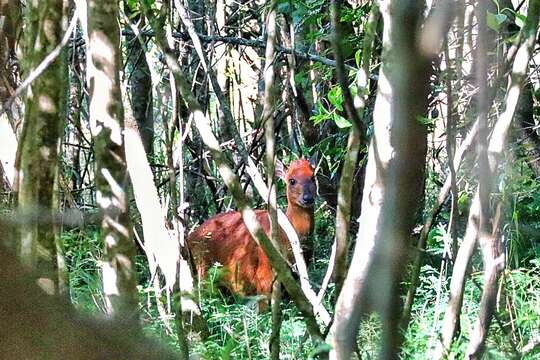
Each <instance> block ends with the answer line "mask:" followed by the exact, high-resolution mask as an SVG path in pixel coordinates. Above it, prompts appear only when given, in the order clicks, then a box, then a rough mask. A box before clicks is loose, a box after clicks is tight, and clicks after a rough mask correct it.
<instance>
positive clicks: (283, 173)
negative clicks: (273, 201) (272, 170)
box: [276, 160, 287, 180]
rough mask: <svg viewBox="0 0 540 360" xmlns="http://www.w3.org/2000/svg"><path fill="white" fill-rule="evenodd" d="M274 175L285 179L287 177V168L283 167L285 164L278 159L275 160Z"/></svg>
mask: <svg viewBox="0 0 540 360" xmlns="http://www.w3.org/2000/svg"><path fill="white" fill-rule="evenodd" d="M276 176H277V177H278V178H282V179H283V180H285V178H286V177H287V169H286V168H285V165H283V163H282V162H281V161H279V160H276Z"/></svg>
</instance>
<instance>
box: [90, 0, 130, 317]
mask: <svg viewBox="0 0 540 360" xmlns="http://www.w3.org/2000/svg"><path fill="white" fill-rule="evenodd" d="M117 15H118V3H117V2H115V1H111V2H109V1H101V0H90V1H89V2H88V37H89V43H88V71H87V73H88V79H89V93H90V125H91V130H92V136H93V138H94V153H95V158H96V175H95V176H96V190H97V193H96V200H97V203H98V206H99V209H100V211H101V213H102V216H103V219H102V223H101V237H102V239H103V242H104V244H105V252H104V259H103V268H102V271H103V291H104V293H105V302H106V306H107V311H108V312H109V314H111V315H113V316H114V317H118V318H122V319H124V320H125V321H127V322H128V323H132V324H137V320H138V306H137V305H138V299H137V291H136V288H135V285H136V278H135V275H136V274H135V264H134V262H133V255H134V253H135V247H134V243H133V239H132V229H131V224H130V219H129V211H128V210H129V209H128V201H127V196H126V188H127V179H128V177H127V170H126V160H125V152H124V134H123V131H124V114H123V107H122V99H121V91H120V79H119V70H120V49H121V48H120V29H119V27H118V22H117V20H116V18H117Z"/></svg>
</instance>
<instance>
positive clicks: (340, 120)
mask: <svg viewBox="0 0 540 360" xmlns="http://www.w3.org/2000/svg"><path fill="white" fill-rule="evenodd" d="M333 117H334V121H335V122H336V125H337V127H338V128H340V129H345V128H348V127H351V126H352V124H351V122H350V121H349V120H347V119H345V118H344V117H343V116H341V115H338V114H336V113H334V116H333Z"/></svg>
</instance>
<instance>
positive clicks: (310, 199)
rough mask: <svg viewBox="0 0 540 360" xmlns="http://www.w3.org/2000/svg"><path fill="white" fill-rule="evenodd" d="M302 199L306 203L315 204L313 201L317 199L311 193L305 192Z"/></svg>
mask: <svg viewBox="0 0 540 360" xmlns="http://www.w3.org/2000/svg"><path fill="white" fill-rule="evenodd" d="M302 200H304V203H306V204H313V202H314V201H315V199H314V198H313V195H311V194H304V195H303V196H302Z"/></svg>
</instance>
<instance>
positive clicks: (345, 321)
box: [329, 1, 429, 359]
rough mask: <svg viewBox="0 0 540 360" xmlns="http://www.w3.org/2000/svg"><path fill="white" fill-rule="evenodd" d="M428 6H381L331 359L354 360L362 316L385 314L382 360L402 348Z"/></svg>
mask: <svg viewBox="0 0 540 360" xmlns="http://www.w3.org/2000/svg"><path fill="white" fill-rule="evenodd" d="M422 10H423V2H422V1H388V2H384V3H382V4H381V14H382V16H383V20H384V32H383V54H382V57H383V63H382V69H381V73H380V77H379V87H378V90H377V100H376V103H375V110H374V116H373V117H374V136H373V140H372V143H371V146H370V149H369V155H368V165H367V170H366V182H365V186H364V195H363V203H362V214H361V215H360V219H359V223H360V228H359V230H358V239H357V243H356V244H357V245H356V248H355V251H354V255H353V258H352V262H351V266H350V268H349V272H348V274H347V277H346V279H345V283H344V285H343V290H342V292H341V294H340V296H339V298H338V302H337V304H336V312H335V314H336V315H335V322H334V326H333V328H332V330H331V335H330V339H329V340H330V342H331V345H333V347H334V348H333V350H332V352H331V353H330V355H331V358H335V359H348V358H349V357H350V355H351V352H352V350H353V349H354V347H355V340H356V335H357V331H358V326H359V322H360V319H361V316H362V314H365V313H366V312H367V311H368V309H370V308H373V307H375V308H376V310H377V311H378V312H379V313H380V314H381V318H382V323H383V334H382V344H381V353H380V358H381V359H390V358H396V357H397V354H398V352H399V347H400V340H401V339H400V338H401V336H400V335H399V326H398V323H399V321H398V319H399V316H398V313H399V291H398V287H399V280H400V277H401V275H402V273H403V266H404V264H405V260H406V248H407V246H408V240H409V236H410V232H411V230H412V227H413V225H414V220H415V216H416V211H417V209H418V206H419V203H420V199H421V196H422V186H423V174H424V164H425V155H426V147H427V142H426V128H425V127H424V126H423V125H422V124H420V122H419V121H418V117H419V116H422V115H423V114H424V113H425V111H426V106H427V82H428V79H429V66H428V65H429V62H428V59H426V58H425V57H423V56H422V55H421V54H420V52H419V48H418V44H417V43H416V39H417V36H416V35H417V33H418V31H419V28H420V21H421V19H422V15H421V14H422Z"/></svg>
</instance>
